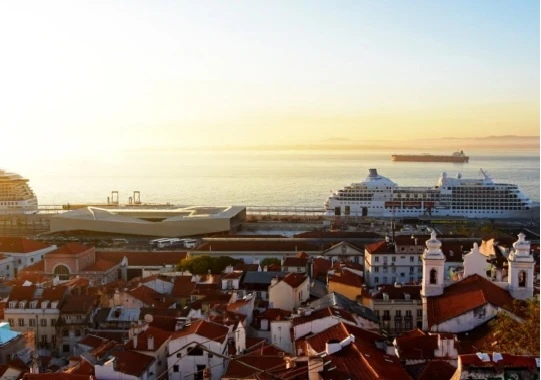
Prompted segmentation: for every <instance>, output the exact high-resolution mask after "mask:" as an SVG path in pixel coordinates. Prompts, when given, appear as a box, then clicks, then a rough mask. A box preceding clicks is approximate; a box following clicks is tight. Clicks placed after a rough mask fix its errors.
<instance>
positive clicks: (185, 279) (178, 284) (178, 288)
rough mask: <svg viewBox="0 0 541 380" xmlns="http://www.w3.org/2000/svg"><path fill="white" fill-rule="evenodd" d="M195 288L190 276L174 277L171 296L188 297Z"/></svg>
mask: <svg viewBox="0 0 541 380" xmlns="http://www.w3.org/2000/svg"><path fill="white" fill-rule="evenodd" d="M194 289H195V282H192V276H179V277H175V283H174V284H173V290H172V291H171V296H172V297H175V298H189V297H190V295H191V294H192V292H193V291H194Z"/></svg>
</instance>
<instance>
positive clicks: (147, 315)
mask: <svg viewBox="0 0 541 380" xmlns="http://www.w3.org/2000/svg"><path fill="white" fill-rule="evenodd" d="M153 320H154V317H153V316H152V315H150V314H145V322H146V323H152V321H153Z"/></svg>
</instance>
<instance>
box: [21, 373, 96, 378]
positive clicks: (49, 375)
mask: <svg viewBox="0 0 541 380" xmlns="http://www.w3.org/2000/svg"><path fill="white" fill-rule="evenodd" d="M57 379H58V380H92V379H94V377H93V376H92V375H80V374H72V373H65V372H54V373H25V374H24V376H23V380H57Z"/></svg>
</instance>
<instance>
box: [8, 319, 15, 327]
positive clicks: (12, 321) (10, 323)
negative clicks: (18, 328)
mask: <svg viewBox="0 0 541 380" xmlns="http://www.w3.org/2000/svg"><path fill="white" fill-rule="evenodd" d="M8 322H9V325H10V326H11V327H13V326H14V325H15V321H14V320H13V318H9V319H8Z"/></svg>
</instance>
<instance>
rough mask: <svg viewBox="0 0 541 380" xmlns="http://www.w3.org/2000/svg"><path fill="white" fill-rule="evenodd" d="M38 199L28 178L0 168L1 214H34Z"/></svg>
mask: <svg viewBox="0 0 541 380" xmlns="http://www.w3.org/2000/svg"><path fill="white" fill-rule="evenodd" d="M37 210H38V200H37V198H36V196H35V194H34V192H33V191H32V189H31V188H30V186H29V185H28V179H26V178H23V177H21V176H20V175H19V174H16V173H10V172H7V171H5V170H2V169H0V215H6V214H33V213H35V212H37Z"/></svg>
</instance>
